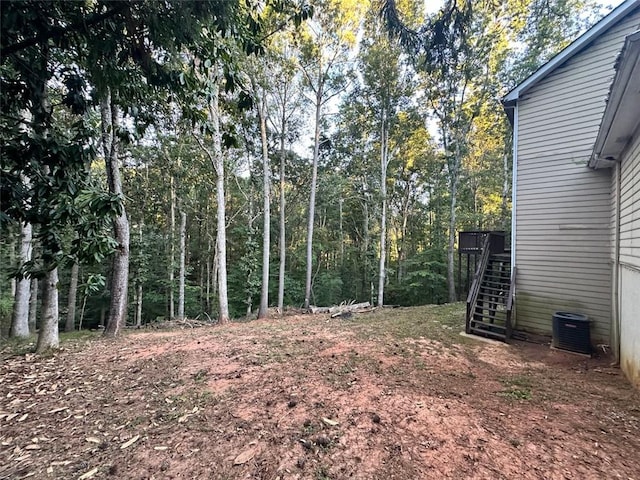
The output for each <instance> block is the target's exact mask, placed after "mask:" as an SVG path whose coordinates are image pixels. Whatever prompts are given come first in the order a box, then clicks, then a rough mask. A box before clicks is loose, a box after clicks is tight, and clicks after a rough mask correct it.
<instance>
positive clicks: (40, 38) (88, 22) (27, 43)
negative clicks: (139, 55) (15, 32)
mask: <svg viewBox="0 0 640 480" xmlns="http://www.w3.org/2000/svg"><path fill="white" fill-rule="evenodd" d="M128 8H129V4H128V3H126V2H121V3H119V4H118V5H117V6H116V7H115V8H113V9H111V10H107V11H106V12H104V13H100V14H93V15H90V16H89V17H88V18H86V19H83V20H80V21H77V22H75V23H72V24H70V25H67V26H65V27H59V26H56V27H53V28H51V29H50V30H48V31H46V32H43V33H41V34H39V35H36V36H35V37H31V38H27V39H26V40H23V41H21V42H18V43H14V44H12V45H7V46H6V47H5V46H0V58H2V57H4V56H5V55H11V54H13V53H16V52H19V51H20V50H24V49H25V48H29V47H32V46H34V45H37V44H39V43H41V42H44V41H46V40H49V39H52V38H59V37H62V36H63V35H65V34H67V33H69V32H73V31H75V30H82V29H83V28H84V29H85V30H88V28H89V27H91V26H93V25H96V24H98V23H100V22H102V21H103V20H106V19H107V18H109V17H113V16H115V15H117V14H118V13H120V12H123V11H124V10H126V9H128Z"/></svg>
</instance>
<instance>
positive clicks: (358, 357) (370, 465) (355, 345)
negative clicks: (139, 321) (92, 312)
mask: <svg viewBox="0 0 640 480" xmlns="http://www.w3.org/2000/svg"><path fill="white" fill-rule="evenodd" d="M463 316H464V309H463V307H462V306H460V305H449V306H428V307H418V308H410V309H409V308H407V309H393V310H383V311H377V312H374V313H369V314H363V315H355V316H353V317H352V318H349V319H343V318H335V319H330V318H329V316H328V315H313V316H311V315H309V316H302V315H297V316H289V317H284V318H274V319H271V320H266V321H253V322H246V323H232V324H230V325H226V326H220V327H206V328H195V329H188V330H175V331H144V332H140V331H138V332H131V333H128V334H127V335H125V336H123V337H122V338H120V339H118V340H116V341H104V340H102V339H89V340H87V339H82V340H75V341H70V342H67V343H66V344H65V345H64V349H63V350H61V351H60V352H58V353H56V354H55V355H53V356H51V357H47V358H39V357H35V356H33V355H30V354H27V355H24V354H16V351H15V350H16V349H15V347H11V346H8V347H5V348H4V349H3V350H2V351H1V352H0V355H1V357H0V359H1V364H0V479H21V478H38V479H39V478H42V479H58V478H59V479H73V478H76V479H78V478H82V479H87V478H95V479H105V478H106V479H111V478H113V479H177V478H202V479H245V478H247V479H249V478H250V479H283V480H284V479H316V480H322V479H343V478H345V479H346V478H354V479H385V480H388V479H413V478H415V479H423V478H456V479H458V478H477V479H500V478H505V479H507V478H509V479H511V478H519V479H539V478H545V479H556V478H557V479H564V478H575V479H590V478H594V479H595V478H598V479H602V478H624V479H629V478H635V479H640V453H639V452H640V393H639V392H638V391H635V390H634V389H632V387H631V386H630V385H629V384H628V383H627V382H626V381H625V379H624V378H623V376H622V375H621V374H620V372H619V370H618V369H616V368H612V367H610V366H609V362H610V359H608V358H607V357H599V358H592V359H585V358H582V357H578V356H574V355H570V354H567V353H563V352H558V351H552V350H550V349H549V347H548V345H533V344H530V343H513V344H511V345H498V344H487V343H482V342H477V341H474V340H469V339H466V338H464V337H461V336H460V335H459V332H460V331H461V330H462V329H463Z"/></svg>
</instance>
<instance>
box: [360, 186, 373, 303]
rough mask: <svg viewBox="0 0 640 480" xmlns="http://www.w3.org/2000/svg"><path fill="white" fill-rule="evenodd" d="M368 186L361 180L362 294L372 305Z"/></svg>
mask: <svg viewBox="0 0 640 480" xmlns="http://www.w3.org/2000/svg"><path fill="white" fill-rule="evenodd" d="M368 189H369V185H368V184H367V181H366V179H364V178H363V180H362V190H363V195H364V198H363V200H362V256H363V262H362V264H363V271H362V294H363V295H364V294H365V292H367V293H369V301H370V302H371V304H373V295H371V294H370V292H371V290H372V289H371V288H370V286H369V283H370V272H371V264H370V263H369V244H370V243H371V235H370V233H369V192H368Z"/></svg>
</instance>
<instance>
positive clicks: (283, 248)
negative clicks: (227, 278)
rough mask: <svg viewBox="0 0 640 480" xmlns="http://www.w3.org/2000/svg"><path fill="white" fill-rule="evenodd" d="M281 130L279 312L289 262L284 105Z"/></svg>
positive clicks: (282, 307)
mask: <svg viewBox="0 0 640 480" xmlns="http://www.w3.org/2000/svg"><path fill="white" fill-rule="evenodd" d="M281 121H282V123H281V131H280V235H279V238H280V240H279V248H280V266H279V270H278V313H280V314H282V313H283V312H284V275H285V271H286V264H287V244H286V238H287V227H286V212H285V207H286V197H285V192H284V190H285V186H286V185H285V173H286V171H285V170H286V152H285V149H284V142H285V126H286V123H287V115H286V109H285V108H284V106H283V107H282V118H281Z"/></svg>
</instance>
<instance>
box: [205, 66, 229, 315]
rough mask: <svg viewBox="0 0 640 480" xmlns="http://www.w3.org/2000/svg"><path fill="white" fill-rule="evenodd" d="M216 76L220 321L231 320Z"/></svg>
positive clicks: (213, 112) (213, 117) (212, 114)
mask: <svg viewBox="0 0 640 480" xmlns="http://www.w3.org/2000/svg"><path fill="white" fill-rule="evenodd" d="M213 74H214V75H215V76H216V78H215V79H214V80H215V81H214V82H213V86H212V89H211V99H210V101H209V120H210V121H211V126H212V130H213V155H212V157H213V158H212V159H213V168H214V170H215V172H216V203H217V212H216V217H217V222H218V223H217V236H216V255H217V265H216V267H217V276H218V303H219V305H218V308H219V316H218V322H219V323H227V322H228V321H229V298H228V294H227V226H226V216H225V213H226V212H225V210H226V208H225V205H226V204H225V195H224V159H223V158H222V136H221V133H220V110H219V105H218V97H219V84H218V82H219V80H218V78H217V75H218V72H213Z"/></svg>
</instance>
